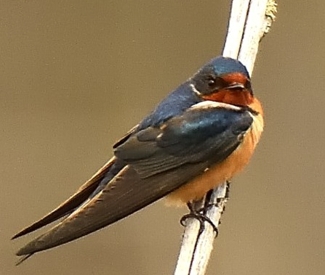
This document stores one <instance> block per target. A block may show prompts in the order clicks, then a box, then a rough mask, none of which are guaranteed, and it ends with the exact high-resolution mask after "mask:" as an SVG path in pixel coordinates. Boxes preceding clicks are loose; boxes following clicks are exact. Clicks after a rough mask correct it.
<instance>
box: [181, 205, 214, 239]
mask: <svg viewBox="0 0 325 275" xmlns="http://www.w3.org/2000/svg"><path fill="white" fill-rule="evenodd" d="M187 219H196V220H198V221H199V223H200V229H199V235H201V234H202V232H203V231H204V229H205V224H204V223H205V222H207V223H209V224H210V225H211V226H212V228H213V230H214V232H215V237H217V236H218V227H217V226H216V225H215V224H214V222H213V221H211V219H210V218H208V217H207V216H206V215H205V214H203V213H200V212H193V211H191V212H190V213H189V214H186V215H184V216H183V217H182V218H181V220H180V223H181V225H183V226H186V220H187Z"/></svg>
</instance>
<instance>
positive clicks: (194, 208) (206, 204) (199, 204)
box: [180, 181, 230, 237]
mask: <svg viewBox="0 0 325 275" xmlns="http://www.w3.org/2000/svg"><path fill="white" fill-rule="evenodd" d="M229 188H230V182H229V181H227V190H226V195H225V197H223V198H217V199H216V201H215V202H211V195H212V192H213V190H210V191H209V192H208V193H207V194H206V196H205V198H204V199H203V200H200V201H193V202H188V203H187V207H188V208H189V210H190V213H188V214H186V215H184V216H183V217H182V218H181V220H180V223H181V225H183V226H186V221H187V220H188V219H196V220H198V221H199V222H200V230H199V235H201V233H202V232H203V231H204V229H205V224H204V223H205V222H207V223H209V224H210V225H211V226H212V228H213V230H214V232H215V237H217V236H218V225H216V224H215V223H214V222H213V221H212V220H211V219H210V218H209V217H208V216H207V212H208V210H209V209H211V207H217V208H219V207H221V204H220V203H221V202H222V201H223V200H227V199H228V198H229ZM224 210H225V207H224V206H223V208H222V212H224ZM219 224H220V221H219Z"/></svg>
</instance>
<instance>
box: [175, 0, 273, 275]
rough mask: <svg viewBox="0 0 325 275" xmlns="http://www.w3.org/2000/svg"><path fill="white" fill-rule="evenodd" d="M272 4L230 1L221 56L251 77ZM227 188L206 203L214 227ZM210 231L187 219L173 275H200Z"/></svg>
mask: <svg viewBox="0 0 325 275" xmlns="http://www.w3.org/2000/svg"><path fill="white" fill-rule="evenodd" d="M276 6H277V5H276V3H275V1H274V0H269V1H268V0H233V1H232V7H231V14H230V20H229V26H228V32H227V37H226V41H225V47H224V50H223V55H224V56H228V57H232V58H235V59H239V60H240V61H241V62H242V63H243V64H244V65H245V66H246V68H247V70H248V71H249V73H250V74H252V71H253V67H254V63H255V59H256V55H257V52H258V46H259V42H260V41H261V39H262V38H263V36H264V35H265V34H266V33H267V32H268V31H269V29H270V27H271V23H272V22H273V21H274V19H275V13H276ZM227 193H228V192H227V184H223V185H221V186H219V187H218V188H216V189H214V190H213V193H212V196H211V197H210V198H208V199H209V201H208V202H206V201H204V200H205V199H204V200H203V201H202V202H201V205H204V204H205V203H208V204H209V205H215V206H213V207H211V208H210V209H209V210H208V211H207V214H206V216H207V217H208V218H209V219H210V220H211V221H212V222H213V223H214V224H215V225H216V226H218V225H219V223H220V219H221V215H222V212H223V210H224V207H225V204H226V202H227ZM214 238H215V236H214V232H213V227H212V226H211V225H210V224H209V223H205V229H204V231H203V232H202V233H200V223H199V221H197V220H195V219H188V220H187V221H186V227H185V231H184V235H183V240H182V246H181V250H180V254H179V258H178V262H177V266H176V269H175V273H174V275H185V274H186V275H203V274H205V270H206V268H207V265H208V261H209V258H210V254H211V251H212V249H213V241H214Z"/></svg>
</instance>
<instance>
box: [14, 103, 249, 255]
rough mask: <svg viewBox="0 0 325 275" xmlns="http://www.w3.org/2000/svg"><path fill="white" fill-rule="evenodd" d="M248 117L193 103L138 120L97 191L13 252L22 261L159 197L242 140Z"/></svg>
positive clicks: (119, 146)
mask: <svg viewBox="0 0 325 275" xmlns="http://www.w3.org/2000/svg"><path fill="white" fill-rule="evenodd" d="M156 121H158V120H156ZM252 121H253V119H252V117H251V115H250V113H249V112H248V111H247V110H245V109H240V108H225V106H223V105H220V106H219V105H218V104H210V105H209V104H205V105H204V104H201V105H200V104H198V105H197V106H196V107H191V108H189V109H188V110H186V111H185V112H183V113H181V114H179V115H178V116H176V117H172V118H169V119H167V120H166V119H164V120H159V123H153V120H151V123H147V127H144V126H143V125H144V124H140V125H139V126H138V127H136V128H135V129H133V131H131V132H130V133H129V134H128V135H127V136H125V137H124V138H123V139H122V140H121V141H119V142H118V143H117V144H116V145H115V146H114V150H115V156H116V157H115V159H114V160H113V162H112V164H111V168H109V171H110V170H112V169H116V171H115V172H114V173H111V174H112V175H111V176H110V180H109V181H108V182H107V180H106V179H105V177H104V178H103V173H99V174H98V175H100V177H102V179H103V180H105V184H104V185H103V186H102V187H101V188H100V192H99V193H98V194H96V195H95V196H93V197H91V198H90V199H89V200H88V201H87V202H86V203H84V204H82V205H81V206H80V207H79V208H77V209H76V210H74V212H72V213H71V214H70V215H69V216H68V217H67V218H65V219H64V220H63V221H62V222H60V223H59V224H58V225H56V226H55V227H53V228H52V229H50V230H49V231H48V232H46V233H45V234H43V235H41V236H39V237H38V238H36V239H34V240H33V241H31V242H30V243H28V244H27V245H26V246H24V247H23V248H21V249H20V250H19V251H18V252H17V255H27V256H25V257H24V258H23V260H24V259H26V258H27V257H29V256H30V255H32V254H33V253H36V252H38V251H42V250H45V249H49V248H52V247H55V246H58V245H61V244H64V243H67V242H70V241H72V240H74V239H77V238H79V237H82V236H85V235H87V234H89V233H91V232H94V231H96V230H98V229H100V228H102V227H105V226H107V225H109V224H112V223H114V222H116V221H118V220H120V219H122V218H124V217H126V216H128V215H130V214H132V213H134V212H136V211H138V210H139V209H141V208H143V207H145V206H147V205H148V204H150V203H152V202H154V201H156V200H158V199H160V198H162V197H163V196H165V195H167V194H169V193H170V192H172V191H174V190H175V189H177V188H179V187H181V186H182V185H184V184H186V183H187V182H188V181H190V180H192V179H193V178H194V177H196V176H198V175H200V174H202V173H203V172H204V170H205V169H206V168H207V167H209V166H211V165H213V164H216V163H218V162H221V161H223V160H224V159H226V158H227V157H228V156H229V155H230V154H231V153H232V152H233V151H234V150H235V149H236V148H237V147H238V146H239V145H240V144H241V141H242V138H243V135H244V134H245V133H246V131H247V129H249V127H250V126H251V124H252ZM116 165H117V167H118V168H116ZM107 168H108V167H107ZM103 171H106V170H105V169H104V170H103ZM109 171H108V172H107V171H106V172H105V174H104V175H107V174H108V173H109ZM112 176H113V177H112ZM106 182H107V184H106ZM99 185H100V183H99V184H98V183H96V186H99ZM82 190H83V189H82Z"/></svg>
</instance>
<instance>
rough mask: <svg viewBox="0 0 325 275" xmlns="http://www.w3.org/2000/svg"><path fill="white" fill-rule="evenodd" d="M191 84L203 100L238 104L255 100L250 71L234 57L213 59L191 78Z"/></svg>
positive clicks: (242, 104) (243, 104) (246, 103)
mask: <svg viewBox="0 0 325 275" xmlns="http://www.w3.org/2000/svg"><path fill="white" fill-rule="evenodd" d="M191 85H193V86H192V87H193V88H194V89H195V91H196V92H197V93H198V95H199V96H200V97H201V98H202V99H203V100H212V101H217V102H223V103H228V104H232V105H238V106H247V105H249V104H250V103H252V101H253V91H252V87H251V81H250V77H249V73H248V72H247V69H246V67H245V66H244V65H243V64H242V63H241V62H240V61H238V60H235V59H232V58H228V57H217V58H215V59H212V60H211V61H210V62H209V63H207V64H206V65H205V66H203V67H202V68H201V69H200V70H199V71H198V72H197V73H196V74H195V75H194V76H193V77H192V78H191Z"/></svg>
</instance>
